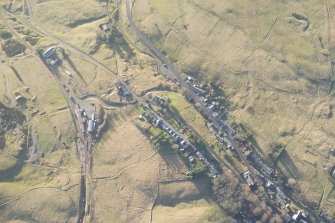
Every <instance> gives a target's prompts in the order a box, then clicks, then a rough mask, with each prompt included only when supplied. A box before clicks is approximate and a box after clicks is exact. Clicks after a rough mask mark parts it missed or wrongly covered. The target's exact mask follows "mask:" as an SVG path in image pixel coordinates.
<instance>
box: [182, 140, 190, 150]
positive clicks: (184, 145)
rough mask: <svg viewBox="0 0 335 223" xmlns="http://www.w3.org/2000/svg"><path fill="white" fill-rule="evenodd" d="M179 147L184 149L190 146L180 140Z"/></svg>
mask: <svg viewBox="0 0 335 223" xmlns="http://www.w3.org/2000/svg"><path fill="white" fill-rule="evenodd" d="M180 145H181V147H182V148H184V149H186V148H187V147H188V146H189V145H190V143H189V142H188V141H186V140H182V141H181V142H180Z"/></svg>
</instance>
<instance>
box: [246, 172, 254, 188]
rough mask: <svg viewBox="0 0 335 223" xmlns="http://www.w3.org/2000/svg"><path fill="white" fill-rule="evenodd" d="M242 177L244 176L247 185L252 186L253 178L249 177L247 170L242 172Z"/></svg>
mask: <svg viewBox="0 0 335 223" xmlns="http://www.w3.org/2000/svg"><path fill="white" fill-rule="evenodd" d="M243 178H244V180H245V182H247V184H248V186H249V187H252V186H254V184H255V183H254V181H253V179H252V178H251V175H250V172H249V171H247V172H245V173H243Z"/></svg>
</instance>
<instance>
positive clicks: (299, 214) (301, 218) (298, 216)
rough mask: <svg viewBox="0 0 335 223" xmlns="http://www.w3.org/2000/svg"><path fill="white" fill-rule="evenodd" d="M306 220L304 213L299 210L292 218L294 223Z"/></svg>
mask: <svg viewBox="0 0 335 223" xmlns="http://www.w3.org/2000/svg"><path fill="white" fill-rule="evenodd" d="M305 218H306V216H305V214H304V212H303V211H301V210H299V211H298V212H297V213H296V214H294V215H293V216H292V220H293V221H294V222H305V221H304V219H305Z"/></svg>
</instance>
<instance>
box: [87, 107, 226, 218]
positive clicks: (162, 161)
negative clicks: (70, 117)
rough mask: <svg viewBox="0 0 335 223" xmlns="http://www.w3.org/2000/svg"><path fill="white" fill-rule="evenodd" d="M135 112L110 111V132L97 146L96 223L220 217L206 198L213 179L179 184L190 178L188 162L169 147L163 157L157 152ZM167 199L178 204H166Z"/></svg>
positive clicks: (94, 206)
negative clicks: (169, 214) (170, 213)
mask: <svg viewBox="0 0 335 223" xmlns="http://www.w3.org/2000/svg"><path fill="white" fill-rule="evenodd" d="M136 114H137V112H136V110H134V109H133V108H131V107H128V108H122V109H121V108H120V109H117V110H115V111H112V112H110V114H109V118H108V122H109V124H108V125H109V130H108V131H107V132H106V133H105V134H104V136H102V138H101V140H100V141H99V142H98V143H97V145H96V146H95V151H94V169H93V179H94V186H93V187H94V192H93V198H92V199H93V208H92V212H91V218H92V220H93V222H148V221H150V219H152V221H153V222H163V221H160V220H156V217H158V218H159V219H163V218H165V217H164V216H163V215H166V214H163V212H166V211H169V210H171V211H172V210H173V211H174V212H175V213H174V216H175V218H176V219H184V214H185V212H188V211H190V210H193V211H196V210H202V211H201V212H200V213H197V215H196V216H194V217H193V218H197V219H199V221H201V219H207V218H209V217H208V216H212V215H214V214H215V213H216V214H217V215H219V214H220V210H219V209H218V207H217V206H216V205H215V204H214V202H213V201H212V202H209V201H206V200H205V198H206V196H209V195H208V193H209V188H210V185H208V181H207V180H206V179H204V180H202V181H201V182H200V181H199V182H195V183H192V182H188V181H185V182H184V183H178V180H185V177H186V176H185V172H186V171H187V169H186V168H185V165H184V163H183V162H182V161H181V160H180V158H179V155H178V154H177V153H176V152H175V151H173V150H172V149H171V148H169V147H164V148H161V150H160V152H159V154H158V153H157V152H156V151H155V150H154V149H153V148H152V145H151V143H150V141H149V139H148V138H147V137H146V136H145V135H143V133H142V132H140V130H139V129H138V128H137V127H136V126H135V123H134V121H132V120H134V119H135V118H136ZM130 135H131V138H129V136H130ZM126 138H127V139H128V140H124V139H126ZM175 181H176V183H174V182H175ZM169 182H170V183H169ZM169 185H170V186H169ZM158 187H159V188H158ZM197 187H201V188H200V189H197ZM183 191H184V192H183ZM166 196H168V197H169V196H171V197H170V198H169V199H170V201H171V202H173V204H172V203H164V202H168V200H169V199H165V197H166ZM204 197H205V198H204ZM180 207H184V208H183V209H185V211H182V209H181V208H180ZM213 210H216V212H213ZM162 214H163V215H162ZM165 221H166V220H164V222H165Z"/></svg>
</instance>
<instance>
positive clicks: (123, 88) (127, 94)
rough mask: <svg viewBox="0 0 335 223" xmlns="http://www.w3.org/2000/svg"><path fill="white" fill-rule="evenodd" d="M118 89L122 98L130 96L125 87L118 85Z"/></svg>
mask: <svg viewBox="0 0 335 223" xmlns="http://www.w3.org/2000/svg"><path fill="white" fill-rule="evenodd" d="M118 89H119V92H120V94H121V96H122V97H125V98H126V97H129V96H130V93H129V91H128V89H127V87H126V86H125V85H124V84H120V86H119V87H118Z"/></svg>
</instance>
